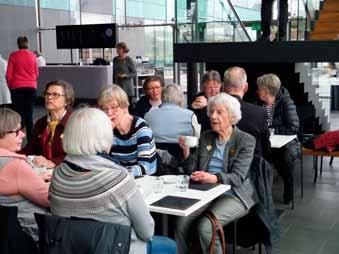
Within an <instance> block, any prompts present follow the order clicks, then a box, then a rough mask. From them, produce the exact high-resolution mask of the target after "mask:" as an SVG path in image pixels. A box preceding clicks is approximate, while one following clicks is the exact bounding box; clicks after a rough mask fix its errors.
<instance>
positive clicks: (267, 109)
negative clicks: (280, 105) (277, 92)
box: [264, 103, 275, 127]
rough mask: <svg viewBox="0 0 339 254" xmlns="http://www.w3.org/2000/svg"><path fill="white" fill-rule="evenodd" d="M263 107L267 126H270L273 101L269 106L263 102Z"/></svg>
mask: <svg viewBox="0 0 339 254" xmlns="http://www.w3.org/2000/svg"><path fill="white" fill-rule="evenodd" d="M264 108H265V110H266V112H267V126H268V127H270V126H272V123H273V115H274V108H275V103H273V104H272V105H271V106H269V105H266V104H265V105H264Z"/></svg>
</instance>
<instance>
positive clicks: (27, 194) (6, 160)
mask: <svg viewBox="0 0 339 254" xmlns="http://www.w3.org/2000/svg"><path fill="white" fill-rule="evenodd" d="M24 137H25V133H24V132H23V131H22V127H21V117H20V115H19V114H18V113H17V112H15V111H13V110H11V109H9V108H0V205H2V206H16V207H18V218H19V221H20V224H21V226H22V227H23V230H24V231H25V232H26V233H28V234H29V235H31V236H32V237H33V239H34V240H35V241H37V240H38V227H37V226H36V224H35V220H34V216H33V213H34V212H38V213H45V212H46V210H45V209H44V208H45V207H49V201H48V188H49V184H47V183H45V182H44V180H48V179H46V178H45V177H44V176H45V175H41V176H39V175H38V174H37V173H35V172H34V171H33V170H32V168H31V167H30V166H29V164H28V163H27V162H26V156H25V155H22V154H18V153H17V152H18V151H19V150H20V149H21V144H22V140H23V138H24ZM49 178H50V176H49Z"/></svg>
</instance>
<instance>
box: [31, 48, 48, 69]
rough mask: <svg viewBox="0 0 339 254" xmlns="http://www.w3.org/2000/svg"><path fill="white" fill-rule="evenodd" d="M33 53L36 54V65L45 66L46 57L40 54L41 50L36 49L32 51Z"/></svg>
mask: <svg viewBox="0 0 339 254" xmlns="http://www.w3.org/2000/svg"><path fill="white" fill-rule="evenodd" d="M34 54H35V55H36V61H37V63H38V66H39V67H40V66H46V59H45V58H44V57H43V56H42V55H41V52H40V51H38V50H35V51H34Z"/></svg>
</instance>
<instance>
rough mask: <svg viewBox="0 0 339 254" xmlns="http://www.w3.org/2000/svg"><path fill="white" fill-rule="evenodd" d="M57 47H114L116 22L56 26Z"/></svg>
mask: <svg viewBox="0 0 339 254" xmlns="http://www.w3.org/2000/svg"><path fill="white" fill-rule="evenodd" d="M56 38H57V48H58V49H81V48H114V47H115V44H116V43H117V28H116V24H114V23H109V24H93V25H67V26H56Z"/></svg>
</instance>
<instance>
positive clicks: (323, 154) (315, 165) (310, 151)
mask: <svg viewBox="0 0 339 254" xmlns="http://www.w3.org/2000/svg"><path fill="white" fill-rule="evenodd" d="M301 151H302V155H310V156H313V169H314V178H313V183H316V182H317V178H318V157H319V156H320V175H322V171H323V157H331V160H333V159H332V158H334V157H339V151H332V152H328V151H325V150H314V149H309V148H305V147H302V150H301ZM330 165H331V161H330ZM301 167H303V165H301Z"/></svg>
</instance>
